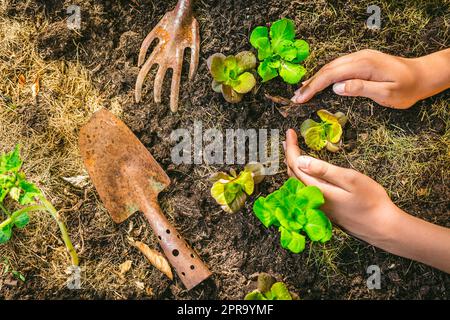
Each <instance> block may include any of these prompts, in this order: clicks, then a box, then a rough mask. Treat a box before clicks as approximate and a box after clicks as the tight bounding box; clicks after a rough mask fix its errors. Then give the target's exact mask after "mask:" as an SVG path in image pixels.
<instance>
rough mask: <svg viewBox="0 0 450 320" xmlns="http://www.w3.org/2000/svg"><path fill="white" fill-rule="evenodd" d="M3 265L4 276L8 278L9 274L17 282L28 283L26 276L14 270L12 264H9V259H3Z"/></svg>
mask: <svg viewBox="0 0 450 320" xmlns="http://www.w3.org/2000/svg"><path fill="white" fill-rule="evenodd" d="M1 265H3V268H2V273H1V274H2V275H3V276H6V275H8V274H9V275H11V276H12V277H13V278H15V279H17V280H20V281H22V282H25V281H26V278H25V276H24V275H23V274H22V273H21V272H20V271H17V270H14V269H13V268H12V266H11V264H10V263H9V260H8V258H3V263H1Z"/></svg>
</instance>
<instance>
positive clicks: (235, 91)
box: [207, 51, 256, 103]
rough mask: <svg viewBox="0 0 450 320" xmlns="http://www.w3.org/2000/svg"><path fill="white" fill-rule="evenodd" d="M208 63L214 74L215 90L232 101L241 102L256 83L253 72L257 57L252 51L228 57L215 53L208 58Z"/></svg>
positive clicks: (213, 85)
mask: <svg viewBox="0 0 450 320" xmlns="http://www.w3.org/2000/svg"><path fill="white" fill-rule="evenodd" d="M207 65H208V69H209V71H210V72H211V75H212V76H213V82H212V88H213V90H214V91H216V92H219V93H222V94H223V96H224V98H225V100H226V101H228V102H230V103H238V102H240V101H241V100H242V97H243V96H244V94H246V93H248V92H250V91H251V90H252V89H253V87H254V86H255V85H256V79H255V76H254V75H253V73H252V72H253V71H254V70H255V68H256V57H255V55H254V54H253V53H252V52H250V51H243V52H240V53H238V54H237V55H236V56H228V57H226V56H225V55H223V54H221V53H215V54H213V55H212V56H210V57H209V58H208V61H207Z"/></svg>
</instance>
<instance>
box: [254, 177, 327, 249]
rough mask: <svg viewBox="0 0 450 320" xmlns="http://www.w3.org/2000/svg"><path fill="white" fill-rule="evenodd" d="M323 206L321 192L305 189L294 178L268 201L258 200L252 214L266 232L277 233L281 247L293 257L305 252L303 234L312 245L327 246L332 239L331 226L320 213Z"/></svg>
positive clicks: (309, 187) (311, 187)
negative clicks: (272, 230)
mask: <svg viewBox="0 0 450 320" xmlns="http://www.w3.org/2000/svg"><path fill="white" fill-rule="evenodd" d="M324 203H325V200H324V197H323V194H322V192H321V191H320V189H319V188H317V187H315V186H305V185H304V184H303V183H302V182H301V181H299V180H297V179H295V178H289V179H288V180H287V181H286V182H285V183H284V185H283V186H282V187H281V188H280V189H278V190H277V191H275V192H273V193H271V194H269V195H268V196H267V197H259V198H258V199H257V200H256V201H255V203H254V205H253V212H254V213H255V215H256V216H257V217H258V219H259V220H260V221H261V222H262V223H263V225H264V226H265V227H266V228H269V227H270V226H272V225H273V226H276V227H277V228H278V231H280V233H281V236H280V242H281V246H282V247H283V248H285V249H288V250H290V251H292V252H293V253H300V252H302V251H303V250H304V249H305V242H306V241H305V236H304V235H302V234H301V233H300V232H301V231H303V232H305V233H306V234H307V235H308V237H309V239H310V240H311V241H319V242H321V243H324V242H327V241H328V240H330V239H331V235H332V225H331V222H330V220H329V219H328V218H327V216H326V215H325V214H324V213H323V212H322V211H320V209H319V208H320V207H321V206H322V205H323V204H324Z"/></svg>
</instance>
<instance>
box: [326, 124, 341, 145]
mask: <svg viewBox="0 0 450 320" xmlns="http://www.w3.org/2000/svg"><path fill="white" fill-rule="evenodd" d="M325 132H326V135H327V140H328V141H330V142H331V143H338V142H339V141H340V140H341V137H342V127H341V125H340V124H339V122H335V123H331V124H329V125H327V126H325Z"/></svg>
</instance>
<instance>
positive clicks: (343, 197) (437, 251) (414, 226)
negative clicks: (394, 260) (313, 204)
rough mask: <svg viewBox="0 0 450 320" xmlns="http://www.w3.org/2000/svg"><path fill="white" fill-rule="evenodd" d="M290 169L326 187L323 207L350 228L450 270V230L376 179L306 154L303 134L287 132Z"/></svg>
mask: <svg viewBox="0 0 450 320" xmlns="http://www.w3.org/2000/svg"><path fill="white" fill-rule="evenodd" d="M285 153H286V164H287V166H288V174H289V175H290V176H294V177H297V178H298V179H300V180H302V181H303V182H304V183H305V184H307V185H314V186H317V187H319V188H320V190H322V192H323V194H324V196H325V205H324V206H323V207H322V209H323V210H324V211H325V213H326V214H327V215H328V216H329V217H330V219H331V220H332V221H333V222H334V223H336V224H338V225H340V226H342V227H343V228H344V229H345V230H346V231H347V232H348V233H350V234H352V235H354V236H356V237H358V238H360V239H362V240H364V241H366V242H368V243H370V244H372V245H374V246H377V247H379V248H382V249H384V250H386V251H389V252H391V253H394V254H396V255H400V256H402V257H406V258H410V259H413V260H417V261H420V262H423V263H426V264H429V265H431V266H433V267H435V268H439V269H441V270H443V271H445V272H448V273H450V229H447V228H444V227H440V226H437V225H434V224H432V223H429V222H426V221H424V220H421V219H419V218H416V217H413V216H411V215H409V214H407V213H406V212H404V211H402V210H401V209H399V208H398V207H397V206H395V205H394V203H393V202H392V201H391V199H389V197H388V195H387V193H386V191H385V190H384V189H383V187H382V186H380V185H379V184H378V183H376V182H375V181H374V180H372V179H371V178H369V177H367V176H365V175H363V174H361V173H359V172H357V171H355V170H351V169H344V168H340V167H337V166H334V165H331V164H329V163H327V162H325V161H322V160H318V159H315V158H312V157H308V156H304V155H301V154H302V152H301V150H300V148H299V147H298V144H297V135H296V133H295V132H294V130H292V129H290V130H288V132H287V133H286V144H285Z"/></svg>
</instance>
